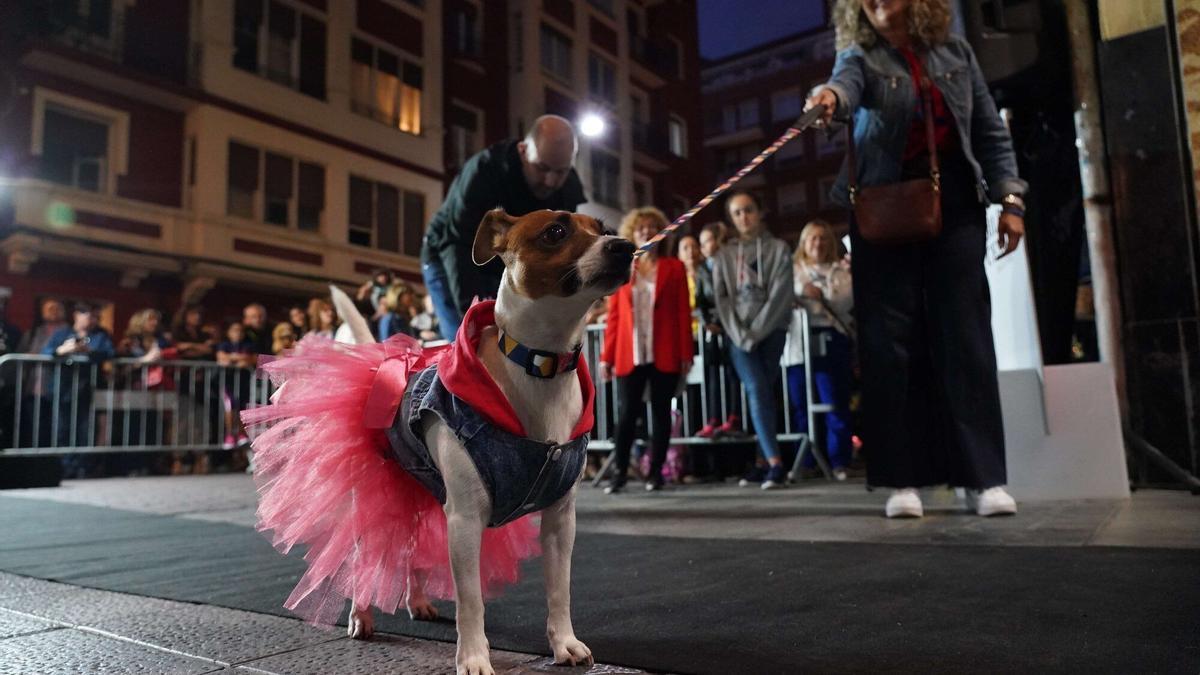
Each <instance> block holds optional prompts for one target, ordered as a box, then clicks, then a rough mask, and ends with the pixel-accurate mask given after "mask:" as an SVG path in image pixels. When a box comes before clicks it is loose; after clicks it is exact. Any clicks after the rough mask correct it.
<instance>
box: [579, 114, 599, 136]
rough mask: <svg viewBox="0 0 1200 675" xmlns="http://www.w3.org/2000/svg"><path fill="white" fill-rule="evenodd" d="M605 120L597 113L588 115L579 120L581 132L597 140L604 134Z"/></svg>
mask: <svg viewBox="0 0 1200 675" xmlns="http://www.w3.org/2000/svg"><path fill="white" fill-rule="evenodd" d="M604 126H605V125H604V118H603V117H601V116H599V115H597V114H596V113H588V114H586V115H584V116H583V119H581V120H579V131H580V132H582V133H583V135H584V136H587V137H588V138H595V137H597V136H599V135H601V134H603V133H604Z"/></svg>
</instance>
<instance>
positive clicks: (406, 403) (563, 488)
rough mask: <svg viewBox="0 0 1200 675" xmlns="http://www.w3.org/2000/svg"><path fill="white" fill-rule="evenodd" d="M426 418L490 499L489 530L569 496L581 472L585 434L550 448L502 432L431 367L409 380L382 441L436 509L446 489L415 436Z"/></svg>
mask: <svg viewBox="0 0 1200 675" xmlns="http://www.w3.org/2000/svg"><path fill="white" fill-rule="evenodd" d="M426 412H431V413H434V414H436V415H437V416H438V417H440V418H441V419H442V421H443V422H445V423H446V426H447V427H449V428H450V430H451V431H452V432H454V435H455V437H456V438H458V441H459V442H460V443H462V444H463V447H465V448H466V449H467V454H468V455H470V457H471V461H473V462H474V463H475V468H476V469H477V470H478V471H479V477H480V478H481V479H482V480H483V484H484V485H485V486H487V489H488V493H489V494H490V495H491V496H492V516H491V520H490V521H489V522H488V526H489V527H498V526H500V525H504V524H505V523H508V522H510V521H512V520H515V519H517V518H520V517H521V516H523V515H526V514H528V513H533V512H534V511H540V510H542V509H544V508H546V507H548V506H550V505H551V504H554V503H555V502H557V501H558V500H559V499H561V498H562V497H563V496H564V495H566V494H567V493H568V492H570V490H571V487H572V486H573V485H575V482H576V481H577V480H579V476H580V473H581V472H582V471H583V464H584V462H585V460H586V458H587V444H588V436H587V434H583V435H581V436H579V438H575V439H573V440H570V441H567V442H566V443H561V444H556V443H547V442H542V441H535V440H531V439H528V438H521V437H520V436H517V435H514V434H511V433H509V432H507V431H504V430H503V429H500V428H498V427H496V426H494V425H493V424H491V423H490V422H488V421H487V420H486V419H484V418H483V417H481V416H480V415H479V414H478V413H476V412H475V410H473V409H472V408H471V407H470V406H468V405H467V404H466V403H465V402H464V401H463V400H462V399H460V398H458V397H457V396H455V395H454V394H451V393H450V392H449V391H448V390H447V389H446V388H445V386H443V385H442V381H441V378H439V377H438V373H437V366H436V365H434V366H430V367H429V368H426V369H424V370H422V371H420V372H419V373H414V374H413V377H412V378H411V379H410V380H409V382H408V387H407V389H405V392H404V399H403V401H402V402H401V404H400V411H399V413H398V414H397V415H396V419H395V421H393V422H392V426H391V428H389V429H388V430H387V437H388V441H389V442H390V445H391V448H392V455H393V457H394V458H395V459H396V460H397V461H398V462H399V463H400V466H402V467H403V468H404V470H405V471H407V472H408V473H409V474H411V475H412V476H413V478H416V479H417V481H419V482H420V483H421V484H422V485H424V486H425V487H426V488H427V489H428V490H429V491H430V492H431V493H432V494H433V496H434V497H437V500H438V501H439V502H440V503H442V504H445V503H446V483H445V481H444V480H443V478H442V473H441V471H439V470H438V468H437V466H436V465H435V464H434V462H433V458H432V456H431V455H430V453H429V448H427V447H426V446H425V440H424V438H423V437H422V435H421V415H422V414H424V413H426Z"/></svg>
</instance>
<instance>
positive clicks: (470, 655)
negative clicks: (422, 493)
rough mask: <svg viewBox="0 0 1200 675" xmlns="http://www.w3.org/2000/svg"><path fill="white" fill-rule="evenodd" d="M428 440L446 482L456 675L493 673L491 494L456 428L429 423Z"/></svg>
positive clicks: (491, 674)
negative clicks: (486, 545)
mask: <svg viewBox="0 0 1200 675" xmlns="http://www.w3.org/2000/svg"><path fill="white" fill-rule="evenodd" d="M425 438H426V443H428V444H429V445H428V447H429V448H430V450H431V451H432V453H433V455H434V461H435V462H436V463H437V465H438V468H439V469H441V471H442V475H443V477H444V478H445V482H446V534H447V538H448V539H449V545H450V572H451V574H452V575H453V576H454V594H455V598H456V600H455V615H456V616H455V624H456V626H457V628H458V653H457V654H456V656H455V659H454V660H455V665H456V666H457V671H458V675H495V671H494V670H492V663H491V659H490V657H489V654H488V641H487V636H486V635H485V634H484V632H483V589H482V587H481V585H480V579H479V552H480V549H481V546H482V542H483V528H484V527H485V526H486V525H487V522H488V518H489V517H490V515H491V508H492V504H491V497H490V495H489V494H488V491H487V488H486V487H484V485H483V481H482V480H480V478H479V472H478V471H477V470H476V469H475V465H474V463H472V462H471V458H470V456H469V455H467V450H466V448H464V447H463V446H462V444H461V443H459V442H458V439H457V438H455V436H454V434H453V432H451V431H450V429H449V428H447V427H446V425H445V424H443V423H441V422H440V421H435V422H433V423H432V424H429V426H427V427H426V436H425Z"/></svg>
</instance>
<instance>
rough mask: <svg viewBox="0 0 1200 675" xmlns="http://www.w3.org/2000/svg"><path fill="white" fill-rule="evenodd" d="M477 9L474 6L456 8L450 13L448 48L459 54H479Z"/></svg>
mask: <svg viewBox="0 0 1200 675" xmlns="http://www.w3.org/2000/svg"><path fill="white" fill-rule="evenodd" d="M480 35H481V32H480V27H479V10H478V9H476V8H475V7H473V6H472V7H464V8H462V9H457V10H455V11H454V13H453V14H451V15H450V49H451V50H452V51H453V52H454V53H455V54H459V55H461V56H479V54H480V51H481V50H480Z"/></svg>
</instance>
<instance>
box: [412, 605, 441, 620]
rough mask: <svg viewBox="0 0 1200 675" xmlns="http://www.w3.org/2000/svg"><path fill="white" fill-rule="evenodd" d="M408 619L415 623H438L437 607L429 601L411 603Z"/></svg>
mask: <svg viewBox="0 0 1200 675" xmlns="http://www.w3.org/2000/svg"><path fill="white" fill-rule="evenodd" d="M408 618H410V619H412V620H413V621H436V620H437V618H438V611H437V607H434V606H433V603H432V602H429V601H428V600H421V601H410V602H409V603H408Z"/></svg>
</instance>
